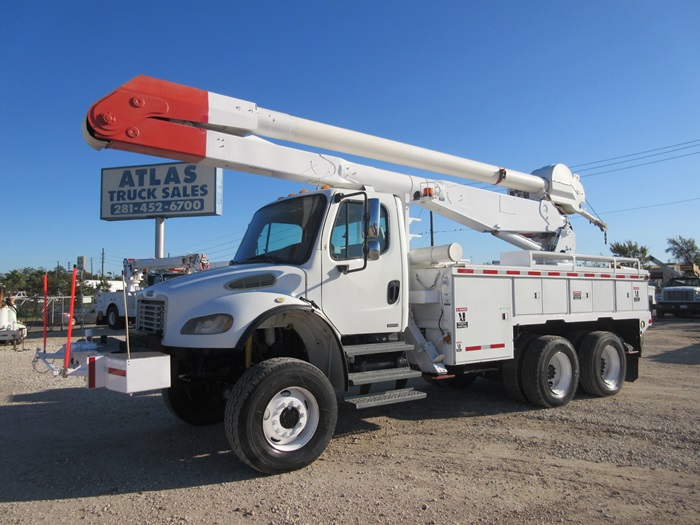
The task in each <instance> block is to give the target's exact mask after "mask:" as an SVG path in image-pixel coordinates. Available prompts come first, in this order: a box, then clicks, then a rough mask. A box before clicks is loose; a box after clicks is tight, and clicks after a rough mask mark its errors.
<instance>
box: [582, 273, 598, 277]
mask: <svg viewBox="0 0 700 525" xmlns="http://www.w3.org/2000/svg"><path fill="white" fill-rule="evenodd" d="M583 276H584V277H595V274H594V273H584V274H583Z"/></svg>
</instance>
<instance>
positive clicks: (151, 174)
mask: <svg viewBox="0 0 700 525" xmlns="http://www.w3.org/2000/svg"><path fill="white" fill-rule="evenodd" d="M222 200H223V173H222V170H221V169H220V168H213V167H211V166H202V165H199V164H190V163H186V162H185V163H183V162H176V163H172V164H151V165H148V166H128V167H124V168H105V169H103V170H102V206H101V213H100V218H101V219H103V220H106V221H121V220H129V219H148V218H154V217H165V218H172V217H194V216H200V215H221V208H222Z"/></svg>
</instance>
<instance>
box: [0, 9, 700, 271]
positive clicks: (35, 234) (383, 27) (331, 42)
mask: <svg viewBox="0 0 700 525" xmlns="http://www.w3.org/2000/svg"><path fill="white" fill-rule="evenodd" d="M0 27H1V31H0V71H2V77H1V79H0V99H1V100H2V103H1V104H0V124H1V125H0V151H2V166H3V169H2V171H1V172H0V181H1V184H0V196H1V199H2V207H1V209H2V210H3V216H4V220H3V225H4V227H3V228H2V229H3V233H4V235H3V245H2V248H1V249H0V272H7V271H9V270H11V269H15V268H23V267H35V268H37V267H44V268H48V269H51V268H53V267H55V266H56V264H59V263H60V264H61V265H62V266H67V265H72V264H74V263H75V261H76V257H77V256H79V255H84V256H86V258H87V262H88V265H89V266H90V265H92V268H93V270H94V271H95V272H98V271H99V270H100V267H101V253H102V250H103V249H104V253H105V271H113V272H117V273H118V272H119V271H120V270H121V261H122V259H123V258H124V257H152V256H153V255H154V251H155V241H154V237H155V224H154V221H153V220H152V219H149V220H139V221H118V222H106V221H101V220H100V210H99V204H100V172H101V169H102V168H106V167H115V166H128V165H142V164H148V163H149V162H153V163H161V162H164V161H163V160H162V159H154V158H150V157H144V156H139V155H135V154H130V153H123V152H117V151H101V152H97V151H94V150H92V149H91V148H90V147H89V146H87V144H86V143H85V142H84V141H83V139H82V136H81V132H80V127H81V122H82V121H83V120H84V118H85V115H86V113H87V110H88V108H89V107H90V105H91V104H93V103H94V102H96V101H97V100H98V99H99V98H101V97H103V96H104V95H106V94H108V93H109V92H111V91H112V90H114V89H115V88H116V87H118V86H120V85H121V84H123V83H125V82H126V81H128V80H130V79H131V78H133V77H135V76H136V75H139V74H145V75H149V76H153V77H157V78H162V79H165V80H170V81H173V82H178V83H182V84H186V85H190V86H194V87H198V88H202V89H205V90H208V91H214V92H218V93H221V94H224V95H229V96H233V97H237V98H242V99H245V100H250V101H253V102H256V103H257V104H259V105H260V106H261V107H265V108H269V109H274V110H277V111H282V112H285V113H290V114H292V115H295V116H299V117H304V118H308V119H312V120H318V121H321V122H326V123H329V124H333V125H337V126H342V127H346V128H350V129H355V130H358V131H362V132H365V133H371V134H375V135H379V136H382V137H387V138H391V139H394V140H399V141H403V142H408V143H410V144H415V145H419V146H423V147H427V148H432V149H437V150H440V151H445V152H448V153H452V154H456V155H460V156H464V157H467V158H470V159H474V160H478V161H482V162H487V163H491V164H497V165H501V166H504V167H506V168H509V169H514V170H519V171H524V172H530V171H532V170H534V169H537V168H540V167H542V166H544V165H548V164H552V163H556V162H561V163H564V164H567V165H569V166H576V165H580V164H584V163H590V162H595V161H601V160H604V159H609V158H613V157H620V156H624V155H630V154H634V153H639V152H649V153H646V154H644V155H638V156H632V157H625V158H623V159H618V160H617V161H613V162H620V161H626V162H624V163H622V164H615V165H612V166H608V167H598V168H597V169H589V170H586V171H584V168H591V166H582V167H581V171H579V173H580V174H581V175H582V176H583V177H584V178H583V179H582V180H583V183H584V186H585V188H586V195H587V199H588V202H589V203H590V205H591V206H592V208H593V210H595V211H596V212H597V213H598V214H599V215H600V216H601V218H602V219H603V220H605V221H606V222H607V223H608V224H609V233H608V241H609V242H612V241H624V240H633V241H635V242H638V243H640V244H644V245H646V246H648V247H649V248H650V250H651V253H652V254H654V255H655V256H656V257H658V258H661V259H665V258H666V256H667V254H665V253H664V250H665V248H666V239H667V238H668V237H672V236H676V235H683V236H684V237H691V238H694V239H696V241H698V242H700V235H699V233H700V230H699V228H698V224H699V221H698V218H699V215H700V214H699V213H698V208H699V206H700V169H699V168H700V118H699V117H700V111H699V110H700V30H698V28H699V27H700V2H697V1H696V0H688V1H673V0H671V1H665V2H662V1H654V2H649V1H640V0H634V1H586V2H565V1H498V0H496V1H490V2H486V1H484V2H481V1H479V2H476V1H461V2H460V1H440V0H436V1H431V2H416V1H412V0H403V1H394V0H384V1H381V2H376V1H363V0H359V1H353V2H335V1H323V2H319V1H305V2H302V1H299V2H290V1H287V2H282V1H279V2H275V1H258V2H239V1H230V2H228V1H227V2H224V1H219V2H211V1H206V0H202V1H199V2H184V1H173V0H171V1H150V2H143V1H138V2H136V1H120V2H110V3H105V2H94V1H92V2H88V1H79V0H75V1H66V2H48V1H43V2H33V1H25V2H10V1H8V0H5V1H2V0H0ZM678 144H683V146H675V147H671V146H674V145H678ZM680 148H684V149H680ZM652 150H653V151H652ZM681 155H683V156H682V157H681ZM642 157H645V158H642ZM671 157H679V158H671ZM603 164H608V163H603ZM633 165H637V167H634V168H629V167H630V166H633ZM598 166H601V165H598ZM594 167H595V165H594ZM619 168H625V169H619ZM611 170H619V171H611ZM407 171H409V172H411V173H415V172H414V171H411V170H407ZM437 178H444V177H442V176H438V177H437ZM299 189H302V188H301V187H300V186H298V185H297V184H291V183H286V182H284V181H277V180H274V179H267V178H262V177H256V176H253V175H245V174H241V173H235V172H230V171H226V172H225V175H224V205H223V215H222V216H220V217H201V218H180V219H170V220H167V221H166V225H165V252H166V255H167V254H171V255H180V254H183V253H188V252H203V253H206V254H207V255H208V256H209V258H210V259H212V260H215V261H219V260H228V259H230V258H232V257H233V255H234V253H235V248H236V246H237V244H238V241H239V240H240V238H241V236H242V234H243V232H244V231H245V228H246V226H247V224H248V221H249V218H250V216H251V215H252V213H253V212H254V211H255V209H257V208H258V207H259V206H261V205H263V204H265V203H267V202H269V201H272V200H275V199H276V198H277V197H278V196H280V195H286V194H288V193H290V192H295V191H298V190H299ZM681 201H683V202H681ZM672 203H675V204H672ZM589 209H590V208H589ZM413 215H415V216H421V217H422V218H423V219H424V220H423V222H422V223H419V224H415V225H414V226H413V227H412V232H413V233H422V232H426V231H427V229H428V216H427V212H423V213H421V212H420V209H418V208H416V209H415V210H414V212H413ZM573 224H574V227H575V230H576V232H577V235H578V250H577V251H578V252H580V253H590V254H608V253H609V248H608V246H607V245H606V244H605V243H604V238H603V235H602V234H601V233H600V232H599V231H598V230H597V228H595V227H593V226H591V225H589V224H588V223H587V222H586V221H585V220H583V219H579V218H575V219H573ZM436 230H437V233H436V236H435V238H436V243H437V244H443V243H448V242H453V241H455V242H459V243H460V244H461V245H462V247H463V249H464V253H465V256H468V257H471V258H472V259H473V260H474V262H479V263H480V262H485V261H490V260H493V259H497V258H498V255H499V253H500V252H501V251H508V250H510V249H511V247H510V245H508V244H506V243H504V242H503V241H499V240H497V239H494V238H491V236H489V235H486V234H478V233H475V232H471V231H468V230H467V231H464V230H463V229H462V228H461V227H460V226H459V225H457V224H455V223H451V222H448V221H441V220H437V221H436ZM454 230H460V231H454ZM428 242H429V236H428V235H424V236H423V238H421V239H420V240H418V241H414V243H413V246H421V245H427V244H428Z"/></svg>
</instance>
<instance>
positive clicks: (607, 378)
mask: <svg viewBox="0 0 700 525" xmlns="http://www.w3.org/2000/svg"><path fill="white" fill-rule="evenodd" d="M621 367H622V363H621V362H620V355H619V354H618V353H617V349H616V348H615V347H613V346H611V345H608V346H606V347H605V348H604V349H603V352H602V353H601V355H600V377H601V379H602V380H603V383H605V386H606V387H607V388H608V389H610V390H614V389H615V388H617V386H618V384H619V383H620V369H621Z"/></svg>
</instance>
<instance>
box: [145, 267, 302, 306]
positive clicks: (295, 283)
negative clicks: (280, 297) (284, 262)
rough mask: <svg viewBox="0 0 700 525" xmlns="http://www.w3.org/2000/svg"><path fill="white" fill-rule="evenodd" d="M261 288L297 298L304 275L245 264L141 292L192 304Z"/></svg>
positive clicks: (290, 269) (288, 269) (289, 269)
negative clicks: (181, 299) (182, 299)
mask: <svg viewBox="0 0 700 525" xmlns="http://www.w3.org/2000/svg"><path fill="white" fill-rule="evenodd" d="M256 289H261V290H262V289H264V290H265V291H274V292H276V293H280V294H284V295H291V296H294V297H296V296H298V295H304V294H305V291H306V274H305V272H304V271H303V270H302V269H300V268H298V267H296V266H281V265H269V264H246V265H235V266H227V267H225V268H218V269H215V270H207V271H204V272H197V273H193V274H190V275H185V276H182V277H178V278H177V279H172V280H170V281H166V282H163V283H158V284H156V285H154V286H150V287H149V288H147V289H145V290H142V291H141V292H140V293H139V296H140V297H145V298H147V299H150V298H154V297H156V296H158V295H161V296H163V295H165V296H167V297H168V299H170V300H173V299H178V298H185V297H186V298H187V299H188V301H190V302H194V301H197V300H198V299H200V300H211V299H214V298H217V297H221V296H229V295H232V294H236V293H240V292H245V291H251V290H256Z"/></svg>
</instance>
